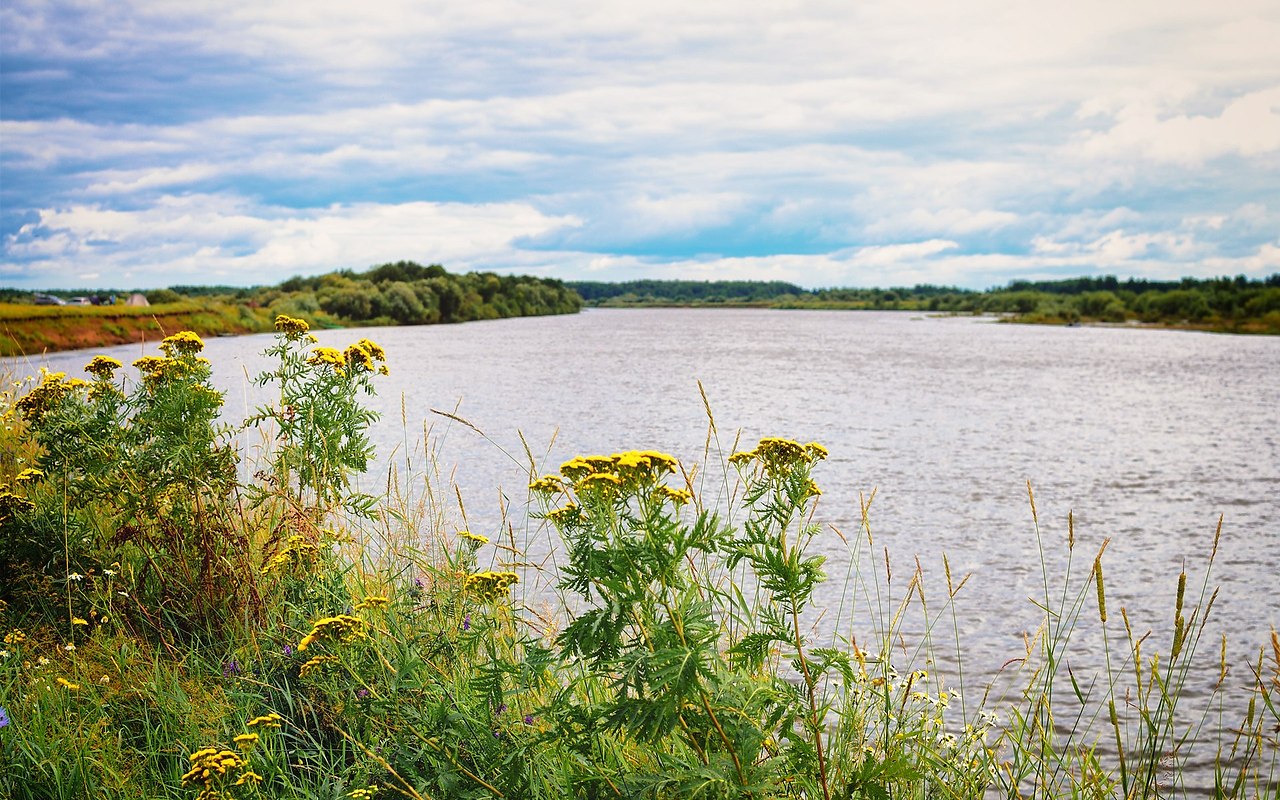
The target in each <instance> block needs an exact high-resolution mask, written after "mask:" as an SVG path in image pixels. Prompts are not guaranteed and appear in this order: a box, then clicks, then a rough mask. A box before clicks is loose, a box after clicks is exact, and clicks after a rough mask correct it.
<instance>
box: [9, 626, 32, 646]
mask: <svg viewBox="0 0 1280 800" xmlns="http://www.w3.org/2000/svg"><path fill="white" fill-rule="evenodd" d="M26 640H27V635H26V634H25V633H23V632H22V631H20V630H18V629H17V628H15V629H13V630H11V631H9V632H8V633H6V634H5V635H4V643H5V644H22V643H23V642H25V641H26Z"/></svg>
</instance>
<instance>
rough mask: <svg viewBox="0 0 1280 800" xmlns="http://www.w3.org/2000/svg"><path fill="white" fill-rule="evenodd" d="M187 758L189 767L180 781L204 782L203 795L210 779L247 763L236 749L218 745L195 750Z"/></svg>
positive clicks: (214, 778) (207, 790)
mask: <svg viewBox="0 0 1280 800" xmlns="http://www.w3.org/2000/svg"><path fill="white" fill-rule="evenodd" d="M188 759H189V761H190V763H191V769H190V770H188V771H187V773H186V774H185V775H183V776H182V782H183V783H184V784H187V783H201V784H204V785H205V791H204V792H201V796H205V795H206V793H208V792H209V791H210V788H211V787H210V781H212V780H216V779H217V778H221V777H223V776H225V775H226V774H227V772H228V771H230V770H239V769H240V768H241V767H245V766H248V763H249V762H247V761H245V760H244V758H243V757H242V756H241V755H240V754H239V753H237V752H236V751H234V750H227V749H225V748H218V747H206V748H203V749H201V750H197V751H195V752H194V753H192V754H191V755H190V756H188ZM259 780H261V779H259ZM207 796H209V797H217V796H218V795H217V794H216V793H209V794H208V795H207Z"/></svg>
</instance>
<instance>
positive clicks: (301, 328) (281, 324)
mask: <svg viewBox="0 0 1280 800" xmlns="http://www.w3.org/2000/svg"><path fill="white" fill-rule="evenodd" d="M309 330H311V326H310V325H308V324H307V323H306V320H301V319H294V318H293V317H290V316H288V315H286V314H281V315H279V316H277V317H276V332H277V333H283V334H284V338H286V339H289V340H291V341H296V340H298V339H301V338H302V337H303V336H304V335H305V334H306V332H307V331H309Z"/></svg>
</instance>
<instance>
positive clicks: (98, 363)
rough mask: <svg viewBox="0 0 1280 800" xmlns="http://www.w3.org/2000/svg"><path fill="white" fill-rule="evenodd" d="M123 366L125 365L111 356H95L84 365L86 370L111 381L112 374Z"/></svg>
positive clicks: (94, 375) (98, 377) (96, 376)
mask: <svg viewBox="0 0 1280 800" xmlns="http://www.w3.org/2000/svg"><path fill="white" fill-rule="evenodd" d="M122 366H124V365H123V364H121V363H120V362H119V361H117V360H115V359H114V358H112V357H111V356H94V357H93V358H92V359H91V360H90V361H89V363H88V364H85V365H84V371H85V372H87V373H89V374H90V375H92V376H93V377H95V378H97V379H99V380H104V381H109V380H111V376H112V374H114V373H115V371H116V370H118V369H120V367H122Z"/></svg>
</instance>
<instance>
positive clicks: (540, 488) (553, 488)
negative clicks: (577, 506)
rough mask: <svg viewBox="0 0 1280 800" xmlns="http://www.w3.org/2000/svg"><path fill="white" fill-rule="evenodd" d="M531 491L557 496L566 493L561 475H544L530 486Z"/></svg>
mask: <svg viewBox="0 0 1280 800" xmlns="http://www.w3.org/2000/svg"><path fill="white" fill-rule="evenodd" d="M529 491H531V492H541V493H543V494H555V493H556V492H562V491H564V481H562V480H561V479H560V476H559V475H543V476H542V477H541V478H538V479H537V480H536V481H534V482H533V483H531V484H529Z"/></svg>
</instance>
